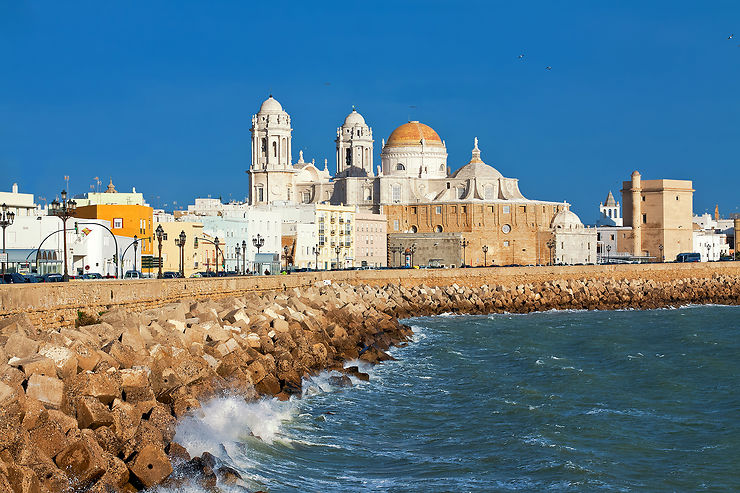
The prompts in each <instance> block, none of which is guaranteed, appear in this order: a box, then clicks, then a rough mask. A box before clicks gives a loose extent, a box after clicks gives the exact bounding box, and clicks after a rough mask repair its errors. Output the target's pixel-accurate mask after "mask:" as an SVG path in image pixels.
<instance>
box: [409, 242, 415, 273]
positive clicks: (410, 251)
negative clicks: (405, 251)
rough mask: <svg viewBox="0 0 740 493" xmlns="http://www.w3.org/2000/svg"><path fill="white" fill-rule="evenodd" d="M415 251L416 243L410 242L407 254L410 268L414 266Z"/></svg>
mask: <svg viewBox="0 0 740 493" xmlns="http://www.w3.org/2000/svg"><path fill="white" fill-rule="evenodd" d="M415 253H416V243H412V244H411V247H410V248H409V255H411V258H410V259H409V260H411V268H412V269H413V268H414V254H415Z"/></svg>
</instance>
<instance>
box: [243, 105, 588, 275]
mask: <svg viewBox="0 0 740 493" xmlns="http://www.w3.org/2000/svg"><path fill="white" fill-rule="evenodd" d="M251 132H252V165H251V167H250V169H249V171H248V173H249V178H250V203H252V204H274V203H288V204H289V203H309V204H310V203H313V204H319V203H329V204H335V205H348V206H354V207H356V208H357V210H358V211H364V212H372V213H382V214H385V215H386V216H387V224H388V227H387V231H388V235H389V241H393V238H392V237H393V235H394V234H399V235H401V234H402V235H404V238H409V237H413V236H409V235H414V234H420V236H419V240H418V241H425V240H423V238H427V237H431V236H433V235H434V234H449V233H462V236H463V240H464V241H466V242H468V243H469V248H470V249H469V250H467V248H468V245H466V246H465V248H463V256H465V255H467V257H466V258H465V259H457V260H454V259H453V260H447V263H449V264H450V265H452V264H454V265H460V264H462V263H467V264H470V265H481V264H483V263H486V264H488V265H490V264H491V263H496V264H499V265H505V264H523V265H526V264H545V263H549V262H551V261H552V255H551V253H550V251H549V249H548V247H547V243H548V241H549V240H551V239H552V238H553V233H554V228H555V225H554V223H553V220H554V219H555V217H556V216H557V215H558V214H559V213H560V212H562V211H566V210H569V208H570V205H569V204H568V203H565V202H550V201H541V200H531V199H527V198H526V197H524V195H522V193H521V191H520V190H519V181H518V179H516V178H508V177H505V176H503V175H502V174H501V173H500V172H499V171H498V170H497V169H496V168H494V167H493V166H490V165H488V164H486V163H485V162H484V161H483V160H482V158H481V150H480V148H479V147H478V139H477V138H475V139H474V143H473V149H472V153H471V159H470V161H469V162H468V163H467V164H465V165H464V166H462V167H461V168H460V169H458V170H457V171H455V172H454V173H452V172H450V167H449V166H448V164H447V147H446V144H445V141H444V140H442V139H441V138H440V136H439V135H438V134H437V132H436V131H435V130H434V129H433V128H431V127H430V126H428V125H425V124H424V123H421V122H418V121H410V122H407V123H404V124H402V125H400V126H399V127H398V128H396V129H395V130H394V131H393V132H392V133H391V134H390V136H389V137H388V140H387V141H386V140H382V141H381V153H380V165H379V166H374V163H373V152H374V149H373V146H374V139H373V133H372V128H371V127H370V126H369V125H367V123H366V121H365V119H364V117H363V116H362V115H361V114H360V113H358V112H357V111H356V110H354V109H353V110H352V112H351V113H350V114H349V115H347V117H346V118H345V119H344V122H343V123H342V125H341V126H340V127H339V128H337V134H336V139H335V144H336V156H335V159H336V170H337V172H336V174H335V176H333V177H332V176H331V175H330V173H329V171H328V166H327V162H326V161H325V162H324V167H323V169H319V168H317V167H316V165H315V164H314V162H311V163H306V162H304V160H303V156H302V155H301V156H300V158H299V160H298V161H297V162H296V163H295V164H292V152H291V141H292V128H291V124H290V116H289V115H288V114H287V113H286V112H285V111H284V110H283V108H282V106H281V105H280V103H278V102H277V101H276V100H275V99H274V98H273V97H272V96H270V97H269V98H268V99H267V100H265V101H264V102H263V103H262V105H261V107H260V110H259V112H258V113H257V114H256V115H254V116H253V118H252V128H251ZM422 234H423V236H422ZM430 235H431V236H430ZM404 241H409V240H404ZM430 241H434V240H433V238H432V240H430ZM593 244H594V245H595V244H596V241H595V233H594V241H593ZM484 251H485V253H482V252H484ZM561 258H564V257H561ZM579 258H580V255H579Z"/></svg>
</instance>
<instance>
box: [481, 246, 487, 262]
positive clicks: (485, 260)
mask: <svg viewBox="0 0 740 493" xmlns="http://www.w3.org/2000/svg"><path fill="white" fill-rule="evenodd" d="M481 250H483V267H485V266H487V265H488V258H487V255H488V245H483V247H482V248H481Z"/></svg>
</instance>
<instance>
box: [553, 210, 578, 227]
mask: <svg viewBox="0 0 740 493" xmlns="http://www.w3.org/2000/svg"><path fill="white" fill-rule="evenodd" d="M552 227H553V229H581V228H583V223H582V222H581V218H579V217H578V215H577V214H576V213H575V212H571V211H569V210H562V211H560V212H558V213H557V215H556V216H555V217H554V218H553V219H552Z"/></svg>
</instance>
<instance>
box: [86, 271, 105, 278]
mask: <svg viewBox="0 0 740 493" xmlns="http://www.w3.org/2000/svg"><path fill="white" fill-rule="evenodd" d="M82 278H83V279H103V276H102V275H100V274H98V273H97V272H88V273H87V274H82Z"/></svg>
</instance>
